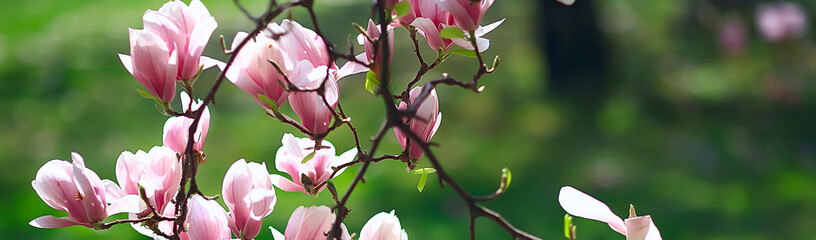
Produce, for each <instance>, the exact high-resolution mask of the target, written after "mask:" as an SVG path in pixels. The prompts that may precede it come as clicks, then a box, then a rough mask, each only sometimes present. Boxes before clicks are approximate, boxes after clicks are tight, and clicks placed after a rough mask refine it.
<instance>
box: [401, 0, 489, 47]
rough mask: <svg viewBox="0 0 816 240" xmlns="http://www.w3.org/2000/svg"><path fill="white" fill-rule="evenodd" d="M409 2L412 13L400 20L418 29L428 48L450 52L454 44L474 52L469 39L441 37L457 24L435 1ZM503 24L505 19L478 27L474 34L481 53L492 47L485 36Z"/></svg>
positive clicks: (466, 34) (417, 0)
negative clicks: (445, 31)
mask: <svg viewBox="0 0 816 240" xmlns="http://www.w3.org/2000/svg"><path fill="white" fill-rule="evenodd" d="M409 2H410V3H411V13H410V14H408V15H407V16H405V17H402V18H400V22H402V23H404V24H410V25H411V26H414V27H416V28H417V30H418V31H419V34H420V35H422V36H423V37H425V40H427V41H428V46H430V47H431V49H433V50H435V51H440V50H441V51H448V50H450V48H451V46H452V44H456V45H459V46H461V47H462V48H465V49H468V50H473V44H471V43H470V41H468V40H467V39H462V38H459V39H445V38H442V36H441V35H440V32H441V31H442V29H445V28H449V27H456V22H455V20H454V18H453V16H452V15H451V14H450V13H449V12H448V11H446V10H445V9H443V8H442V7H440V5H438V4H437V2H436V1H435V0H409ZM502 22H504V19H502V20H500V21H497V22H495V23H491V24H489V25H487V26H476V29H475V31H474V34H475V35H476V44H477V46H478V47H479V52H484V51H485V50H487V48H488V47H490V41H489V40H488V39H486V38H484V37H483V36H484V35H486V34H487V33H489V32H490V31H493V29H495V28H496V27H498V26H499V25H501V23H502ZM465 36H467V37H470V33H469V32H468V31H466V32H465Z"/></svg>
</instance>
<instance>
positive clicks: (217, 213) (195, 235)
mask: <svg viewBox="0 0 816 240" xmlns="http://www.w3.org/2000/svg"><path fill="white" fill-rule="evenodd" d="M227 222H228V220H227V212H225V211H224V208H222V207H221V205H218V203H217V202H215V201H213V200H206V199H204V198H203V197H201V196H199V195H193V197H192V198H191V199H190V212H189V213H188V215H187V224H188V226H189V227H187V236H188V237H189V239H190V240H223V239H230V228H229V227H228V226H227Z"/></svg>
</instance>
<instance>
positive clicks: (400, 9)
mask: <svg viewBox="0 0 816 240" xmlns="http://www.w3.org/2000/svg"><path fill="white" fill-rule="evenodd" d="M394 11H395V12H397V17H404V16H405V15H408V13H410V12H411V3H410V2H408V1H402V2H398V3H397V4H395V5H394Z"/></svg>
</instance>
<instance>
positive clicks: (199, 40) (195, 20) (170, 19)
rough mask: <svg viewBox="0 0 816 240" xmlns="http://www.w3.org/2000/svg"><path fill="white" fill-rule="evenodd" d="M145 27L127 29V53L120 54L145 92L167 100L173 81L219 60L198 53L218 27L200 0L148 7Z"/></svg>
mask: <svg viewBox="0 0 816 240" xmlns="http://www.w3.org/2000/svg"><path fill="white" fill-rule="evenodd" d="M142 20H143V21H144V30H134V29H130V54H131V55H130V56H128V55H124V54H119V59H120V60H121V61H122V64H123V65H124V66H125V68H126V69H127V70H128V72H130V74H131V75H133V77H135V78H136V80H138V81H139V83H141V84H142V85H143V86H145V88H147V90H148V92H150V93H151V94H153V96H155V97H157V98H159V99H160V100H161V101H163V102H165V103H168V102H171V101H172V100H173V97H174V96H175V90H176V85H175V84H176V82H175V80H189V79H193V78H194V77H195V76H197V75H198V72H199V70H200V69H207V68H209V67H212V66H213V65H216V64H218V63H219V61H217V60H213V59H211V58H208V57H203V56H201V53H202V52H203V51H204V47H205V46H206V45H207V42H208V41H209V39H210V35H212V32H213V31H214V30H215V28H216V27H217V26H218V23H216V22H215V18H213V17H212V16H211V15H210V13H209V11H208V10H207V8H206V7H204V4H202V3H201V1H199V0H193V1H192V2H190V6H187V5H184V3H183V2H181V1H178V0H176V1H170V2H167V3H165V4H164V5H163V6H162V7H161V8H160V9H159V11H153V10H147V12H145V14H144V16H143V17H142Z"/></svg>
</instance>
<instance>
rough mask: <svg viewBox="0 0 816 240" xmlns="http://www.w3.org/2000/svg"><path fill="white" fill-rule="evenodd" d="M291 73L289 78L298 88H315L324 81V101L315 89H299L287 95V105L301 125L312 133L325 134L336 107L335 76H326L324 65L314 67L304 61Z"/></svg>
mask: <svg viewBox="0 0 816 240" xmlns="http://www.w3.org/2000/svg"><path fill="white" fill-rule="evenodd" d="M292 73H293V74H291V75H289V77H290V80H291V81H292V84H294V85H295V86H296V87H298V88H300V89H317V88H319V87H320V85H321V84H322V83H323V82H324V81H325V82H326V85H325V89H324V92H323V94H324V95H325V97H326V100H325V101H324V100H323V98H322V97H321V96H320V94H318V93H317V92H316V91H299V92H294V93H292V94H291V95H289V105H290V106H292V110H294V111H295V113H296V114H297V115H298V117H300V122H301V124H302V125H303V127H304V128H306V129H307V130H309V132H311V133H312V134H325V133H326V132H327V131H328V129H329V127H331V121H332V118H333V117H334V108H336V107H337V100H338V95H339V93H338V90H339V89H338V88H337V82H336V80H335V78H334V77H333V76H331V75H330V76H328V78H327V77H326V66H320V67H317V68H314V67H312V66H311V64H309V63H308V62H306V61H301V62H300V63H298V65H297V67H296V69H295V70H294V71H293V72H292ZM326 103H328V104H329V105H328V106H327V105H326Z"/></svg>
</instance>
